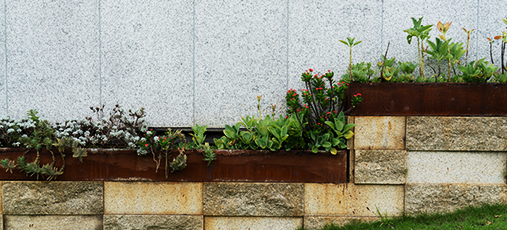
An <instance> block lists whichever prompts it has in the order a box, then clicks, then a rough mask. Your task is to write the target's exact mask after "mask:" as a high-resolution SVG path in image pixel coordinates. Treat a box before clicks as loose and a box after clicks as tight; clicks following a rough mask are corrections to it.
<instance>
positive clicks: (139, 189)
mask: <svg viewBox="0 0 507 230" xmlns="http://www.w3.org/2000/svg"><path fill="white" fill-rule="evenodd" d="M104 206H105V214H202V183H174V182H104Z"/></svg>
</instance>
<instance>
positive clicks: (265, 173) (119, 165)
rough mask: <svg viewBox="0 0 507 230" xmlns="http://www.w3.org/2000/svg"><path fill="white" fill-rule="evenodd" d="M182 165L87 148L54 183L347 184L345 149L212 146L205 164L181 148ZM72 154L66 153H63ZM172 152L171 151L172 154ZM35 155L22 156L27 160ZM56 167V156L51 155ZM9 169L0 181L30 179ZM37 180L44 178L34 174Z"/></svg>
mask: <svg viewBox="0 0 507 230" xmlns="http://www.w3.org/2000/svg"><path fill="white" fill-rule="evenodd" d="M25 152H26V150H25V149H22V148H1V149H0V159H4V158H8V159H11V160H14V159H17V158H18V157H20V156H23V154H24V153H25ZM186 154H187V167H186V168H185V169H184V170H183V171H180V172H175V173H171V174H169V178H168V179H166V178H165V175H164V160H163V159H162V164H161V165H160V168H159V170H158V172H155V171H156V164H155V162H154V161H153V157H152V156H151V155H150V156H138V155H137V153H136V151H135V150H113V149H97V150H90V151H88V156H87V157H84V158H83V162H80V161H79V160H78V159H77V158H72V157H66V164H65V171H64V173H63V175H61V176H58V177H57V178H56V179H54V180H55V181H174V182H182V181H188V182H219V181H223V182H225V181H243V182H315V183H345V182H347V151H346V150H342V151H338V153H337V154H336V155H331V154H330V153H328V152H319V153H317V154H314V153H312V152H311V151H289V152H286V151H275V152H271V151H264V150H263V151H258V150H218V151H216V155H217V159H216V160H215V161H213V162H212V163H211V165H210V166H209V167H207V162H205V161H203V160H202V159H203V158H202V154H201V153H200V152H197V151H186ZM70 155H72V153H67V156H70ZM173 155H175V154H173ZM35 156H36V154H35V153H34V152H33V151H32V152H30V154H27V155H26V158H27V160H28V161H33V160H34V159H35ZM40 158H41V163H49V162H51V154H50V153H49V152H47V151H46V150H43V151H41V153H40ZM56 159H57V163H56V165H57V166H58V167H59V166H60V165H61V158H60V157H58V156H57V157H56ZM13 172H14V173H10V172H6V171H5V170H0V180H36V179H37V178H36V176H35V175H34V176H33V177H29V176H26V175H24V174H23V173H20V172H19V170H17V169H14V170H13ZM39 180H44V179H43V178H39Z"/></svg>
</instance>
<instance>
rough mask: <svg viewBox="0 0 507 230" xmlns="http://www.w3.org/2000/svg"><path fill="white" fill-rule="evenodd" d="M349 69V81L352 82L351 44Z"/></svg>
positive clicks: (350, 47)
mask: <svg viewBox="0 0 507 230" xmlns="http://www.w3.org/2000/svg"><path fill="white" fill-rule="evenodd" d="M349 50H350V52H349V71H350V82H353V81H354V79H353V77H352V46H349Z"/></svg>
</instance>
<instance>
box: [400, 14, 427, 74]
mask: <svg viewBox="0 0 507 230" xmlns="http://www.w3.org/2000/svg"><path fill="white" fill-rule="evenodd" d="M411 19H412V22H413V24H414V26H413V27H412V28H409V29H406V30H404V32H406V33H408V35H407V42H408V44H411V43H412V38H413V37H416V38H417V52H418V55H419V74H420V75H421V76H423V77H425V75H424V65H423V55H424V54H423V52H422V50H421V47H424V40H426V39H428V38H429V37H430V35H429V32H430V31H431V27H433V25H426V26H423V25H421V23H422V19H423V17H421V18H419V19H418V20H416V19H415V18H411Z"/></svg>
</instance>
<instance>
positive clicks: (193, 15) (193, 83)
mask: <svg viewBox="0 0 507 230" xmlns="http://www.w3.org/2000/svg"><path fill="white" fill-rule="evenodd" d="M194 125H195V0H193V1H192V126H194Z"/></svg>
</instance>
